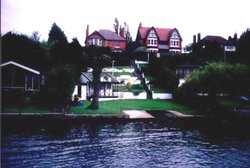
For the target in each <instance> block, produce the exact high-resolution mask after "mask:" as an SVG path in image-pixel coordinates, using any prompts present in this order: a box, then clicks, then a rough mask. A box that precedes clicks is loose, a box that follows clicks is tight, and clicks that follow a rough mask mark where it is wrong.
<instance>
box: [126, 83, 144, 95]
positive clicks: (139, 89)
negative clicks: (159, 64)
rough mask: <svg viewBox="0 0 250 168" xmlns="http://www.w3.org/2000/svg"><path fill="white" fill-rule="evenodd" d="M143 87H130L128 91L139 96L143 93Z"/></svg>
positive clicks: (139, 85) (137, 85) (138, 85)
mask: <svg viewBox="0 0 250 168" xmlns="http://www.w3.org/2000/svg"><path fill="white" fill-rule="evenodd" d="M143 90H144V89H143V86H142V85H141V84H136V85H132V86H131V88H130V89H129V91H130V92H133V94H134V95H136V96H137V95H139V94H140V93H141V92H143Z"/></svg>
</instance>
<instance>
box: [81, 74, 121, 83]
mask: <svg viewBox="0 0 250 168" xmlns="http://www.w3.org/2000/svg"><path fill="white" fill-rule="evenodd" d="M104 76H107V77H109V78H111V81H110V83H119V81H118V80H116V79H115V77H114V76H112V75H110V74H109V73H106V72H102V73H101V77H104ZM78 82H79V83H80V84H87V83H88V82H93V74H92V72H82V74H81V76H80V78H79V81H78Z"/></svg>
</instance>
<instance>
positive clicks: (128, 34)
mask: <svg viewBox="0 0 250 168" xmlns="http://www.w3.org/2000/svg"><path fill="white" fill-rule="evenodd" d="M124 27H125V38H126V42H127V43H130V42H132V37H131V34H130V32H129V26H128V25H127V23H126V22H125V23H124Z"/></svg>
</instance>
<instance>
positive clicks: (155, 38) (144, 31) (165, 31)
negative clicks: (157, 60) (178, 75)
mask: <svg viewBox="0 0 250 168" xmlns="http://www.w3.org/2000/svg"><path fill="white" fill-rule="evenodd" d="M136 43H137V45H138V46H139V47H140V46H143V47H146V48H147V50H148V51H149V52H156V53H159V54H160V55H176V54H180V53H181V48H182V44H181V43H182V38H181V36H180V33H179V31H178V30H177V29H176V28H174V29H171V28H155V27H142V26H141V24H140V25H139V28H138V32H137V36H136Z"/></svg>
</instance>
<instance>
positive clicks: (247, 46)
mask: <svg viewBox="0 0 250 168" xmlns="http://www.w3.org/2000/svg"><path fill="white" fill-rule="evenodd" d="M237 54H238V56H239V58H240V59H241V61H242V62H246V63H248V64H250V29H247V30H246V31H245V32H244V33H242V35H241V36H240V39H239V42H238V46H237Z"/></svg>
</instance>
